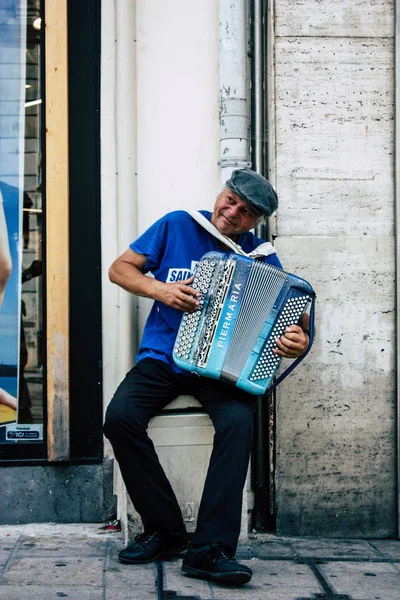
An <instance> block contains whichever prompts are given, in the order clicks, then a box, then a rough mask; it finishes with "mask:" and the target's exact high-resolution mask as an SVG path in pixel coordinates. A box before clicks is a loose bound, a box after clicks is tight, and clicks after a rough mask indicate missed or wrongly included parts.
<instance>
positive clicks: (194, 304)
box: [155, 276, 199, 312]
mask: <svg viewBox="0 0 400 600" xmlns="http://www.w3.org/2000/svg"><path fill="white" fill-rule="evenodd" d="M192 281H193V276H192V277H190V278H189V279H185V280H184V281H180V282H179V283H178V282H176V283H163V282H158V283H159V288H158V290H157V295H156V296H155V297H156V299H157V300H159V301H160V302H162V303H163V304H166V305H167V306H171V307H172V308H176V309H177V310H181V311H183V312H193V311H194V310H197V308H198V307H199V301H198V300H197V298H198V297H199V293H198V292H196V290H194V289H193V288H191V287H190V285H189V284H191V283H192Z"/></svg>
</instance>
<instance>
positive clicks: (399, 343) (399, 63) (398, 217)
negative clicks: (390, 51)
mask: <svg viewBox="0 0 400 600" xmlns="http://www.w3.org/2000/svg"><path fill="white" fill-rule="evenodd" d="M394 35H395V78H394V82H395V152H394V154H395V164H394V185H395V189H394V192H395V222H396V230H395V238H396V361H397V365H396V366H397V381H396V383H397V521H398V522H397V525H398V531H397V535H398V537H399V538H400V398H399V394H400V241H399V231H398V228H399V226H400V0H396V4H395V31H394Z"/></svg>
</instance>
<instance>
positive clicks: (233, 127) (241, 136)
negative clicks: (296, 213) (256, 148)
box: [219, 0, 249, 183]
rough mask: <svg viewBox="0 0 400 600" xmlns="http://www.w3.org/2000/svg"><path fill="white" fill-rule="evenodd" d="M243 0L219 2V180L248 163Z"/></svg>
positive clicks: (244, 3) (244, 5) (244, 4)
mask: <svg viewBox="0 0 400 600" xmlns="http://www.w3.org/2000/svg"><path fill="white" fill-rule="evenodd" d="M246 37H247V36H246V2H245V0H220V2H219V44H220V46H219V74H220V76H219V78H220V81H219V87H220V111H219V112H220V116H219V118H220V146H221V149H220V153H221V159H220V161H219V165H220V167H221V182H222V183H225V181H226V180H227V179H228V178H229V177H230V175H231V172H232V170H233V169H235V168H238V169H243V168H244V167H247V166H249V162H248V161H249V103H248V78H247V60H248V59H247V51H246V43H247V40H246Z"/></svg>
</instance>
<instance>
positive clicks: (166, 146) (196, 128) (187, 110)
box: [137, 0, 220, 233]
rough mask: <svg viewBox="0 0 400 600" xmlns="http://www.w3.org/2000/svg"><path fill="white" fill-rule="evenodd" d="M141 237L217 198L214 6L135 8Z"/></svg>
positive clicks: (211, 2)
mask: <svg viewBox="0 0 400 600" xmlns="http://www.w3.org/2000/svg"><path fill="white" fill-rule="evenodd" d="M137 78H138V87H137V98H138V139H137V144H138V167H137V172H138V231H139V233H140V232H142V231H143V230H144V229H146V228H147V227H148V226H149V225H150V224H152V223H153V222H154V221H155V219H157V218H159V217H161V216H162V215H164V214H165V213H166V212H168V211H171V210H175V209H182V208H189V209H194V208H210V207H212V206H213V203H214V200H215V197H216V195H217V193H218V192H219V187H220V183H219V167H218V165H217V162H218V160H219V155H218V153H219V120H218V109H219V96H218V90H219V80H218V3H217V2H216V0H205V1H203V2H196V1H195V0H171V1H169V2H156V1H150V2H148V1H144V0H142V1H140V2H137Z"/></svg>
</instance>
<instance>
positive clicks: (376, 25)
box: [276, 0, 394, 38]
mask: <svg viewBox="0 0 400 600" xmlns="http://www.w3.org/2000/svg"><path fill="white" fill-rule="evenodd" d="M393 13H394V0H335V2H332V0H278V1H277V2H276V34H277V35H279V36H292V35H295V36H297V35H305V36H340V37H345V36H351V37H355V36H358V37H370V38H371V37H391V36H392V35H393Z"/></svg>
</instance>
